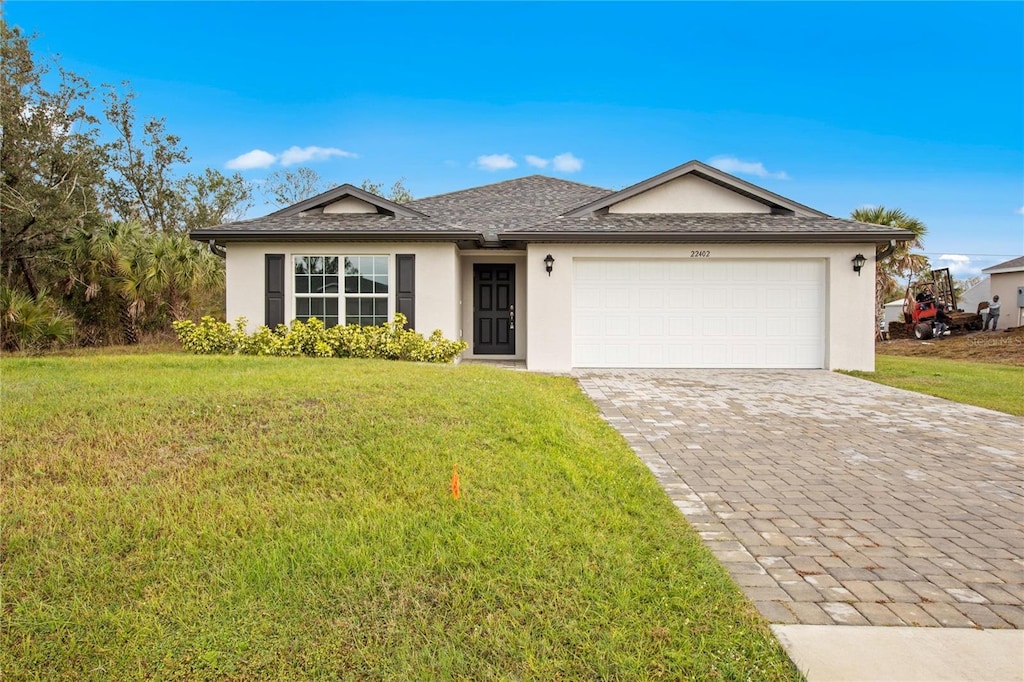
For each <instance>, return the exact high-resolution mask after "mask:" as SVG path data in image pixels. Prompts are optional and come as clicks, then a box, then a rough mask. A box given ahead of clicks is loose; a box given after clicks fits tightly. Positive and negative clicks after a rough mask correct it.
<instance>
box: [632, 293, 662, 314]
mask: <svg viewBox="0 0 1024 682" xmlns="http://www.w3.org/2000/svg"><path fill="white" fill-rule="evenodd" d="M638 294H639V295H638V297H637V307H638V308H641V309H643V310H651V309H654V310H664V309H665V290H664V289H661V288H652V287H641V288H640V289H639V290H638Z"/></svg>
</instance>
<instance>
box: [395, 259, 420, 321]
mask: <svg viewBox="0 0 1024 682" xmlns="http://www.w3.org/2000/svg"><path fill="white" fill-rule="evenodd" d="M395 271H396V273H397V274H396V278H395V279H396V282H395V289H396V291H397V294H396V299H395V312H399V313H402V314H403V315H405V317H406V319H407V320H409V321H408V322H407V323H406V325H405V328H406V329H415V328H416V255H415V254H411V253H400V254H397V255H396V256H395Z"/></svg>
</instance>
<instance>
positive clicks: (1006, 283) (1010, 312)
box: [982, 256, 1024, 329]
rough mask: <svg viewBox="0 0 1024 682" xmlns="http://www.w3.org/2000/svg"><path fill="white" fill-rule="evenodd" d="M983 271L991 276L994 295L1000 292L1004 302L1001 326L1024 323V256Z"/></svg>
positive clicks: (1000, 297)
mask: <svg viewBox="0 0 1024 682" xmlns="http://www.w3.org/2000/svg"><path fill="white" fill-rule="evenodd" d="M982 272H983V273H985V274H986V275H988V276H989V277H990V278H991V284H990V285H989V287H990V292H991V294H992V296H995V295H996V294H999V302H1000V303H1001V304H1002V308H1001V309H1000V311H999V328H1000V329H1006V328H1007V327H1019V326H1021V325H1022V324H1024V319H1022V318H1024V310H1022V309H1021V307H1020V303H1021V300H1020V290H1021V288H1024V256H1021V257H1019V258H1014V259H1013V260H1008V261H1006V262H1004V263H999V264H997V265H993V266H992V267H990V268H985V269H984V270H982ZM988 300H992V299H991V298H989V299H988Z"/></svg>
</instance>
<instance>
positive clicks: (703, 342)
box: [573, 259, 825, 368]
mask: <svg viewBox="0 0 1024 682" xmlns="http://www.w3.org/2000/svg"><path fill="white" fill-rule="evenodd" d="M573 266H574V275H573V365H574V366H575V367H737V368H741V367H742V368H752V367H753V368H756V367H794V368H819V367H824V366H825V264H824V261H821V260H703V259H693V260H646V259H644V260H620V259H615V260H611V259H609V260H590V259H577V260H575V261H574V263H573Z"/></svg>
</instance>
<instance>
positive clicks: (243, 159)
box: [224, 149, 277, 170]
mask: <svg viewBox="0 0 1024 682" xmlns="http://www.w3.org/2000/svg"><path fill="white" fill-rule="evenodd" d="M275 161H277V157H276V156H274V155H273V154H271V153H270V152H265V151H263V150H262V149H253V150H252V151H251V152H246V153H245V154H242V155H241V156H236V157H235V158H233V159H231V160H230V161H228V162H227V163H226V164H224V165H225V166H227V167H228V168H230V169H231V170H249V169H250V168H269V167H270V166H272V165H273V164H274V162H275Z"/></svg>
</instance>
